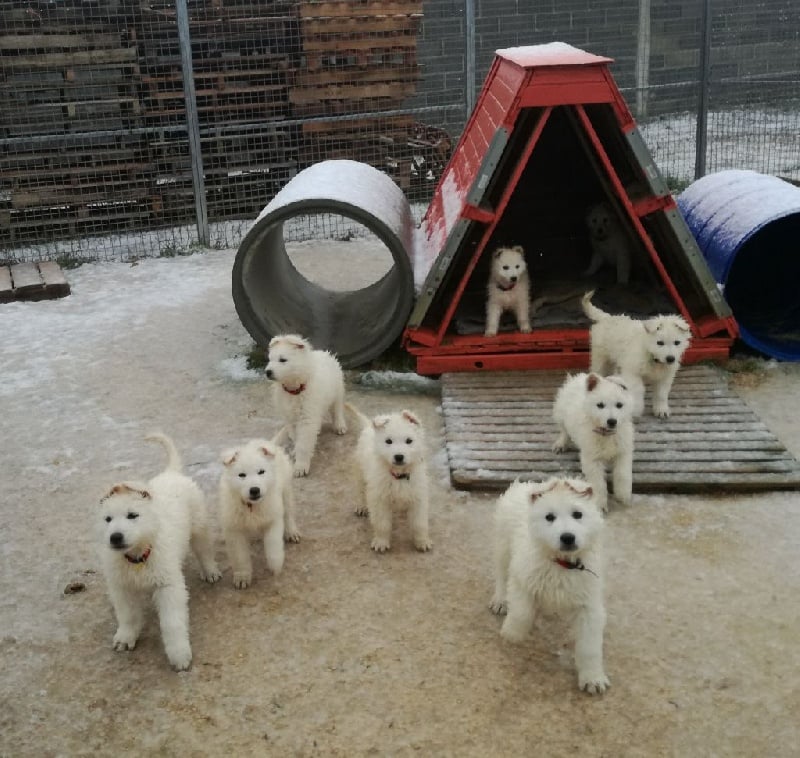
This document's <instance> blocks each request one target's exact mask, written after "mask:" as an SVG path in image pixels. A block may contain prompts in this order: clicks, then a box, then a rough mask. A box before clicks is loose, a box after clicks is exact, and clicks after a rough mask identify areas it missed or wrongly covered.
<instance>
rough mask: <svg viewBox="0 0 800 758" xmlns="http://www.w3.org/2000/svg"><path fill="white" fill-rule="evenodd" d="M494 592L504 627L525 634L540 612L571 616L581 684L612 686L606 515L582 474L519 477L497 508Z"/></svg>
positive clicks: (511, 635)
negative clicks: (607, 646) (606, 660)
mask: <svg viewBox="0 0 800 758" xmlns="http://www.w3.org/2000/svg"><path fill="white" fill-rule="evenodd" d="M494 523H495V591H494V597H493V598H492V602H491V604H490V606H489V607H490V608H491V609H492V611H493V612H494V613H497V614H503V613H506V614H507V615H506V618H505V620H504V621H503V626H502V628H501V630H500V634H501V635H502V636H503V637H504V638H505V639H507V640H508V641H509V642H514V643H520V642H523V641H524V640H525V638H526V637H527V635H528V633H529V632H530V630H531V627H532V625H533V621H534V618H535V616H536V614H537V613H538V612H540V611H544V612H546V613H558V614H565V615H567V616H569V617H571V618H572V623H573V631H574V635H575V665H576V668H577V669H578V687H579V688H580V689H582V690H586V691H587V692H589V693H592V694H597V693H601V692H604V691H605V690H606V688H607V687H608V686H609V681H608V677H606V674H605V671H604V668H603V630H604V628H605V621H606V613H605V607H604V604H603V565H602V541H601V537H602V528H603V517H602V515H601V513H600V511H599V509H598V507H597V503H596V502H595V499H594V497H593V495H592V489H591V487H589V485H588V484H587V483H586V482H584V481H581V480H579V479H557V478H552V479H548V480H547V481H545V482H519V481H517V482H514V483H513V484H512V485H511V486H510V487H509V488H508V489H507V490H506V492H505V493H504V494H503V495H502V496H501V497H500V499H499V500H498V503H497V509H496V511H495V521H494Z"/></svg>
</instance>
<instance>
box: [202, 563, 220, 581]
mask: <svg viewBox="0 0 800 758" xmlns="http://www.w3.org/2000/svg"><path fill="white" fill-rule="evenodd" d="M200 578H201V579H202V580H203V581H204V582H208V583H209V584H214V583H215V582H218V581H219V580H220V579H222V572H221V571H220V570H219V569H218V568H217V567H216V566H213V567H212V568H210V569H209V570H208V571H204V570H203V569H200Z"/></svg>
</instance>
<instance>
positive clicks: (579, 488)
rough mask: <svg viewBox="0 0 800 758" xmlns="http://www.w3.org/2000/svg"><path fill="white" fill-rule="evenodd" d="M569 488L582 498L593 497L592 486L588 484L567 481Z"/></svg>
mask: <svg viewBox="0 0 800 758" xmlns="http://www.w3.org/2000/svg"><path fill="white" fill-rule="evenodd" d="M566 485H567V488H568V489H570V490H572V491H573V492H574V493H575V494H576V495H579V496H580V497H591V496H592V492H593V490H592V486H591V485H590V484H587V483H586V482H581V481H576V480H573V481H570V480H566Z"/></svg>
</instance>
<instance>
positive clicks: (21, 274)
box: [11, 263, 44, 297]
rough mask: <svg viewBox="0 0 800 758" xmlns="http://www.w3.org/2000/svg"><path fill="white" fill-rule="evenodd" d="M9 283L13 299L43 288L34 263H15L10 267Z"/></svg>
mask: <svg viewBox="0 0 800 758" xmlns="http://www.w3.org/2000/svg"><path fill="white" fill-rule="evenodd" d="M11 281H12V282H13V285H14V295H15V297H19V296H20V295H22V294H25V293H26V292H31V291H33V290H37V289H40V288H42V287H44V282H42V277H41V276H40V275H39V269H38V268H36V264H35V263H15V264H14V265H13V266H11Z"/></svg>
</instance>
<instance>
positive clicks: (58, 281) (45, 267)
mask: <svg viewBox="0 0 800 758" xmlns="http://www.w3.org/2000/svg"><path fill="white" fill-rule="evenodd" d="M38 265H39V273H40V274H41V276H42V280H43V281H44V286H45V289H46V290H47V291H48V296H49V297H63V296H64V295H68V294H69V293H70V287H69V282H68V281H67V277H66V276H64V272H63V271H62V270H61V266H59V265H58V264H57V263H56V262H55V261H40V262H39V264H38Z"/></svg>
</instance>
